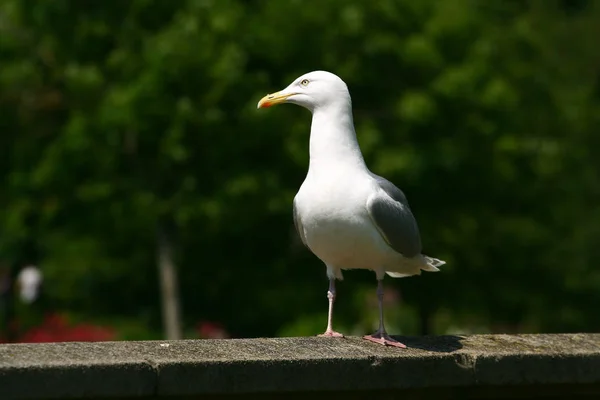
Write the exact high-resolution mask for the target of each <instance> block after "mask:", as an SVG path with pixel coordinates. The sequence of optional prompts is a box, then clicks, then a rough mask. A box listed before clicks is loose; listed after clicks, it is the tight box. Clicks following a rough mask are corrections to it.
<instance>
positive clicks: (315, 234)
mask: <svg viewBox="0 0 600 400" xmlns="http://www.w3.org/2000/svg"><path fill="white" fill-rule="evenodd" d="M320 179H321V180H320V181H317V180H316V179H312V180H311V179H308V178H307V180H306V181H305V182H304V184H303V185H302V187H301V188H300V191H299V192H298V195H297V196H296V207H297V208H298V213H299V214H300V216H301V220H302V225H303V229H304V234H305V237H306V241H307V244H308V247H309V248H310V249H311V251H312V252H313V253H314V254H315V255H316V256H317V257H319V258H320V259H321V260H322V261H323V262H324V263H325V264H327V265H328V266H329V267H330V268H334V269H373V270H377V269H381V268H383V266H384V264H386V263H388V262H390V260H391V257H394V258H395V257H396V254H395V253H394V252H393V250H391V248H389V246H388V245H387V244H386V243H385V241H384V240H383V238H382V237H381V235H380V234H379V232H378V231H377V229H376V228H375V226H374V225H373V222H372V221H371V218H370V217H369V214H368V212H367V209H366V204H367V198H368V196H369V194H370V193H372V191H373V190H374V189H375V187H374V185H373V182H371V178H370V177H359V178H356V177H355V179H344V178H343V177H340V176H338V177H335V178H331V179H327V177H320ZM357 180H358V181H357ZM361 180H362V181H361Z"/></svg>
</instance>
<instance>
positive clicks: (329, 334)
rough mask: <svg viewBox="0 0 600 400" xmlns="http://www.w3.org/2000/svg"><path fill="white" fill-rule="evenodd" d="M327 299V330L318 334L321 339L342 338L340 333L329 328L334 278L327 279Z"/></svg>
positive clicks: (331, 315)
mask: <svg viewBox="0 0 600 400" xmlns="http://www.w3.org/2000/svg"><path fill="white" fill-rule="evenodd" d="M327 298H328V299H329V313H328V315H327V329H326V330H325V333H322V334H320V335H319V336H322V337H344V335H342V334H341V333H338V332H336V331H334V330H333V328H332V327H331V319H332V317H333V303H334V302H335V278H331V279H329V290H328V291H327Z"/></svg>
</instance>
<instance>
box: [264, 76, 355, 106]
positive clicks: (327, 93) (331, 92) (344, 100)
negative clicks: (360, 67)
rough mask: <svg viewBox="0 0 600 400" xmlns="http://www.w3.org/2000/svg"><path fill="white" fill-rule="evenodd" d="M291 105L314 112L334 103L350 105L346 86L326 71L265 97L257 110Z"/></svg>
mask: <svg viewBox="0 0 600 400" xmlns="http://www.w3.org/2000/svg"><path fill="white" fill-rule="evenodd" d="M281 103H292V104H297V105H299V106H302V107H304V108H307V109H309V110H310V111H314V110H316V109H317V108H320V107H327V106H330V105H332V104H335V103H341V104H344V105H350V93H349V92H348V86H346V83H344V81H343V80H341V79H340V78H339V77H338V76H337V75H334V74H332V73H331V72H326V71H313V72H309V73H307V74H304V75H302V76H301V77H299V78H297V79H296V80H294V81H293V82H292V83H291V84H290V85H289V86H288V87H286V88H285V89H283V90H281V91H279V92H277V93H273V94H269V95H266V96H265V97H263V98H262V99H260V101H259V102H258V106H257V108H264V107H271V106H274V105H276V104H281Z"/></svg>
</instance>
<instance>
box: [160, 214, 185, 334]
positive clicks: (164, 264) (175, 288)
mask: <svg viewBox="0 0 600 400" xmlns="http://www.w3.org/2000/svg"><path fill="white" fill-rule="evenodd" d="M158 270H159V279H160V290H161V302H162V314H163V326H164V331H165V336H166V339H169V340H176V339H181V337H182V334H181V315H180V308H179V283H178V279H177V268H176V267H175V262H174V260H173V251H172V242H171V235H170V234H169V231H168V230H167V229H166V228H165V226H164V225H160V226H159V228H158Z"/></svg>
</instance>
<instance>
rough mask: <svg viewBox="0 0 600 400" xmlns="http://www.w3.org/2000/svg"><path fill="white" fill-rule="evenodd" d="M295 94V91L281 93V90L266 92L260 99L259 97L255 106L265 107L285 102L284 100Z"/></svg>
mask: <svg viewBox="0 0 600 400" xmlns="http://www.w3.org/2000/svg"><path fill="white" fill-rule="evenodd" d="M295 94H296V93H282V92H277V93H273V94H268V95H266V96H265V97H263V98H262V99H260V101H259V102H258V105H257V106H256V108H267V107H271V106H274V105H276V104H281V103H285V100H286V99H287V98H288V97H290V96H293V95H295Z"/></svg>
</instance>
